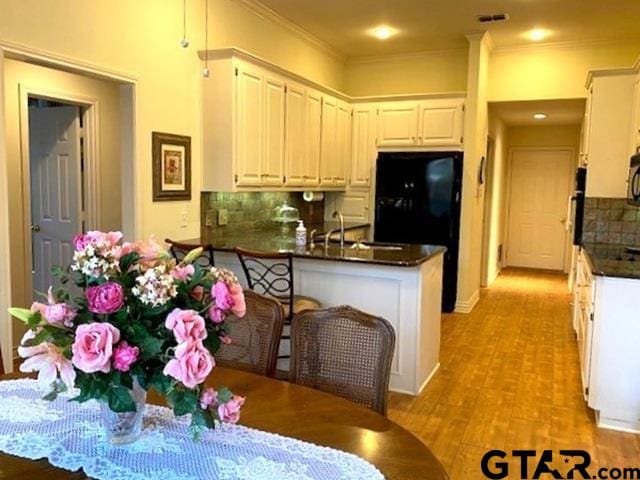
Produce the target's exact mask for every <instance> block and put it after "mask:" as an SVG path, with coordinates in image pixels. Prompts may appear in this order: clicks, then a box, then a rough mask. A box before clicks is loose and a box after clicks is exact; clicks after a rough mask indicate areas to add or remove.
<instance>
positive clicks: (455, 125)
mask: <svg viewBox="0 0 640 480" xmlns="http://www.w3.org/2000/svg"><path fill="white" fill-rule="evenodd" d="M463 116H464V100H463V99H456V100H451V99H434V100H429V101H428V102H421V103H420V107H419V125H418V143H419V144H420V145H433V146H442V145H452V146H458V145H462V143H463V138H462V126H463Z"/></svg>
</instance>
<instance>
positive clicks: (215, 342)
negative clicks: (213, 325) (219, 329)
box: [202, 332, 222, 353]
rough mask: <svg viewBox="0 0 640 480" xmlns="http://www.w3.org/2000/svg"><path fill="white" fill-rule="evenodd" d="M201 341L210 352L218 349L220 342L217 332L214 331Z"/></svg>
mask: <svg viewBox="0 0 640 480" xmlns="http://www.w3.org/2000/svg"><path fill="white" fill-rule="evenodd" d="M202 343H203V344H204V346H205V347H207V349H208V350H209V351H210V352H211V353H216V352H217V351H218V350H219V349H220V345H221V343H222V342H220V338H219V337H218V334H217V333H216V332H213V333H211V334H209V335H207V338H205V339H204V340H203V342H202Z"/></svg>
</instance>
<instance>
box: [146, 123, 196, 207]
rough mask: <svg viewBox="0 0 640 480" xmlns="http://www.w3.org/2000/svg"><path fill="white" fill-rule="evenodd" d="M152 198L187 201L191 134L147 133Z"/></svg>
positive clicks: (189, 192) (189, 196) (188, 196)
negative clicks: (151, 167) (151, 156)
mask: <svg viewBox="0 0 640 480" xmlns="http://www.w3.org/2000/svg"><path fill="white" fill-rule="evenodd" d="M151 142H152V149H153V201H154V202H162V201H171V200H191V137H185V136H182V135H173V134H170V133H160V132H152V133H151Z"/></svg>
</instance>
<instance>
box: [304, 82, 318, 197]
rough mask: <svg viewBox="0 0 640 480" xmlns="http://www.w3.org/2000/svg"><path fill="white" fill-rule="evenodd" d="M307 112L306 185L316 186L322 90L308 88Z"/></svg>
mask: <svg viewBox="0 0 640 480" xmlns="http://www.w3.org/2000/svg"><path fill="white" fill-rule="evenodd" d="M305 112H306V118H305V137H304V138H305V155H304V158H303V164H304V185H305V186H309V187H314V186H317V185H318V184H319V183H320V142H321V133H322V94H321V93H320V92H318V91H316V90H312V89H307V94H306V98H305Z"/></svg>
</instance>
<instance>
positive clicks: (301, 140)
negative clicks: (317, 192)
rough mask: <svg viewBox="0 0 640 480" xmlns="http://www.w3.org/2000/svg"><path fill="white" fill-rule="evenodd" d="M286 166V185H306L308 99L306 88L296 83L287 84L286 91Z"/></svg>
mask: <svg viewBox="0 0 640 480" xmlns="http://www.w3.org/2000/svg"><path fill="white" fill-rule="evenodd" d="M286 102H287V107H286V112H287V121H286V129H287V134H286V148H285V150H286V167H285V177H286V180H285V185H287V186H291V187H301V186H303V185H304V175H305V165H306V161H305V158H306V156H307V152H306V148H305V147H306V134H305V118H306V99H305V89H304V87H302V86H301V85H298V84H295V83H288V84H287V93H286Z"/></svg>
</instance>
